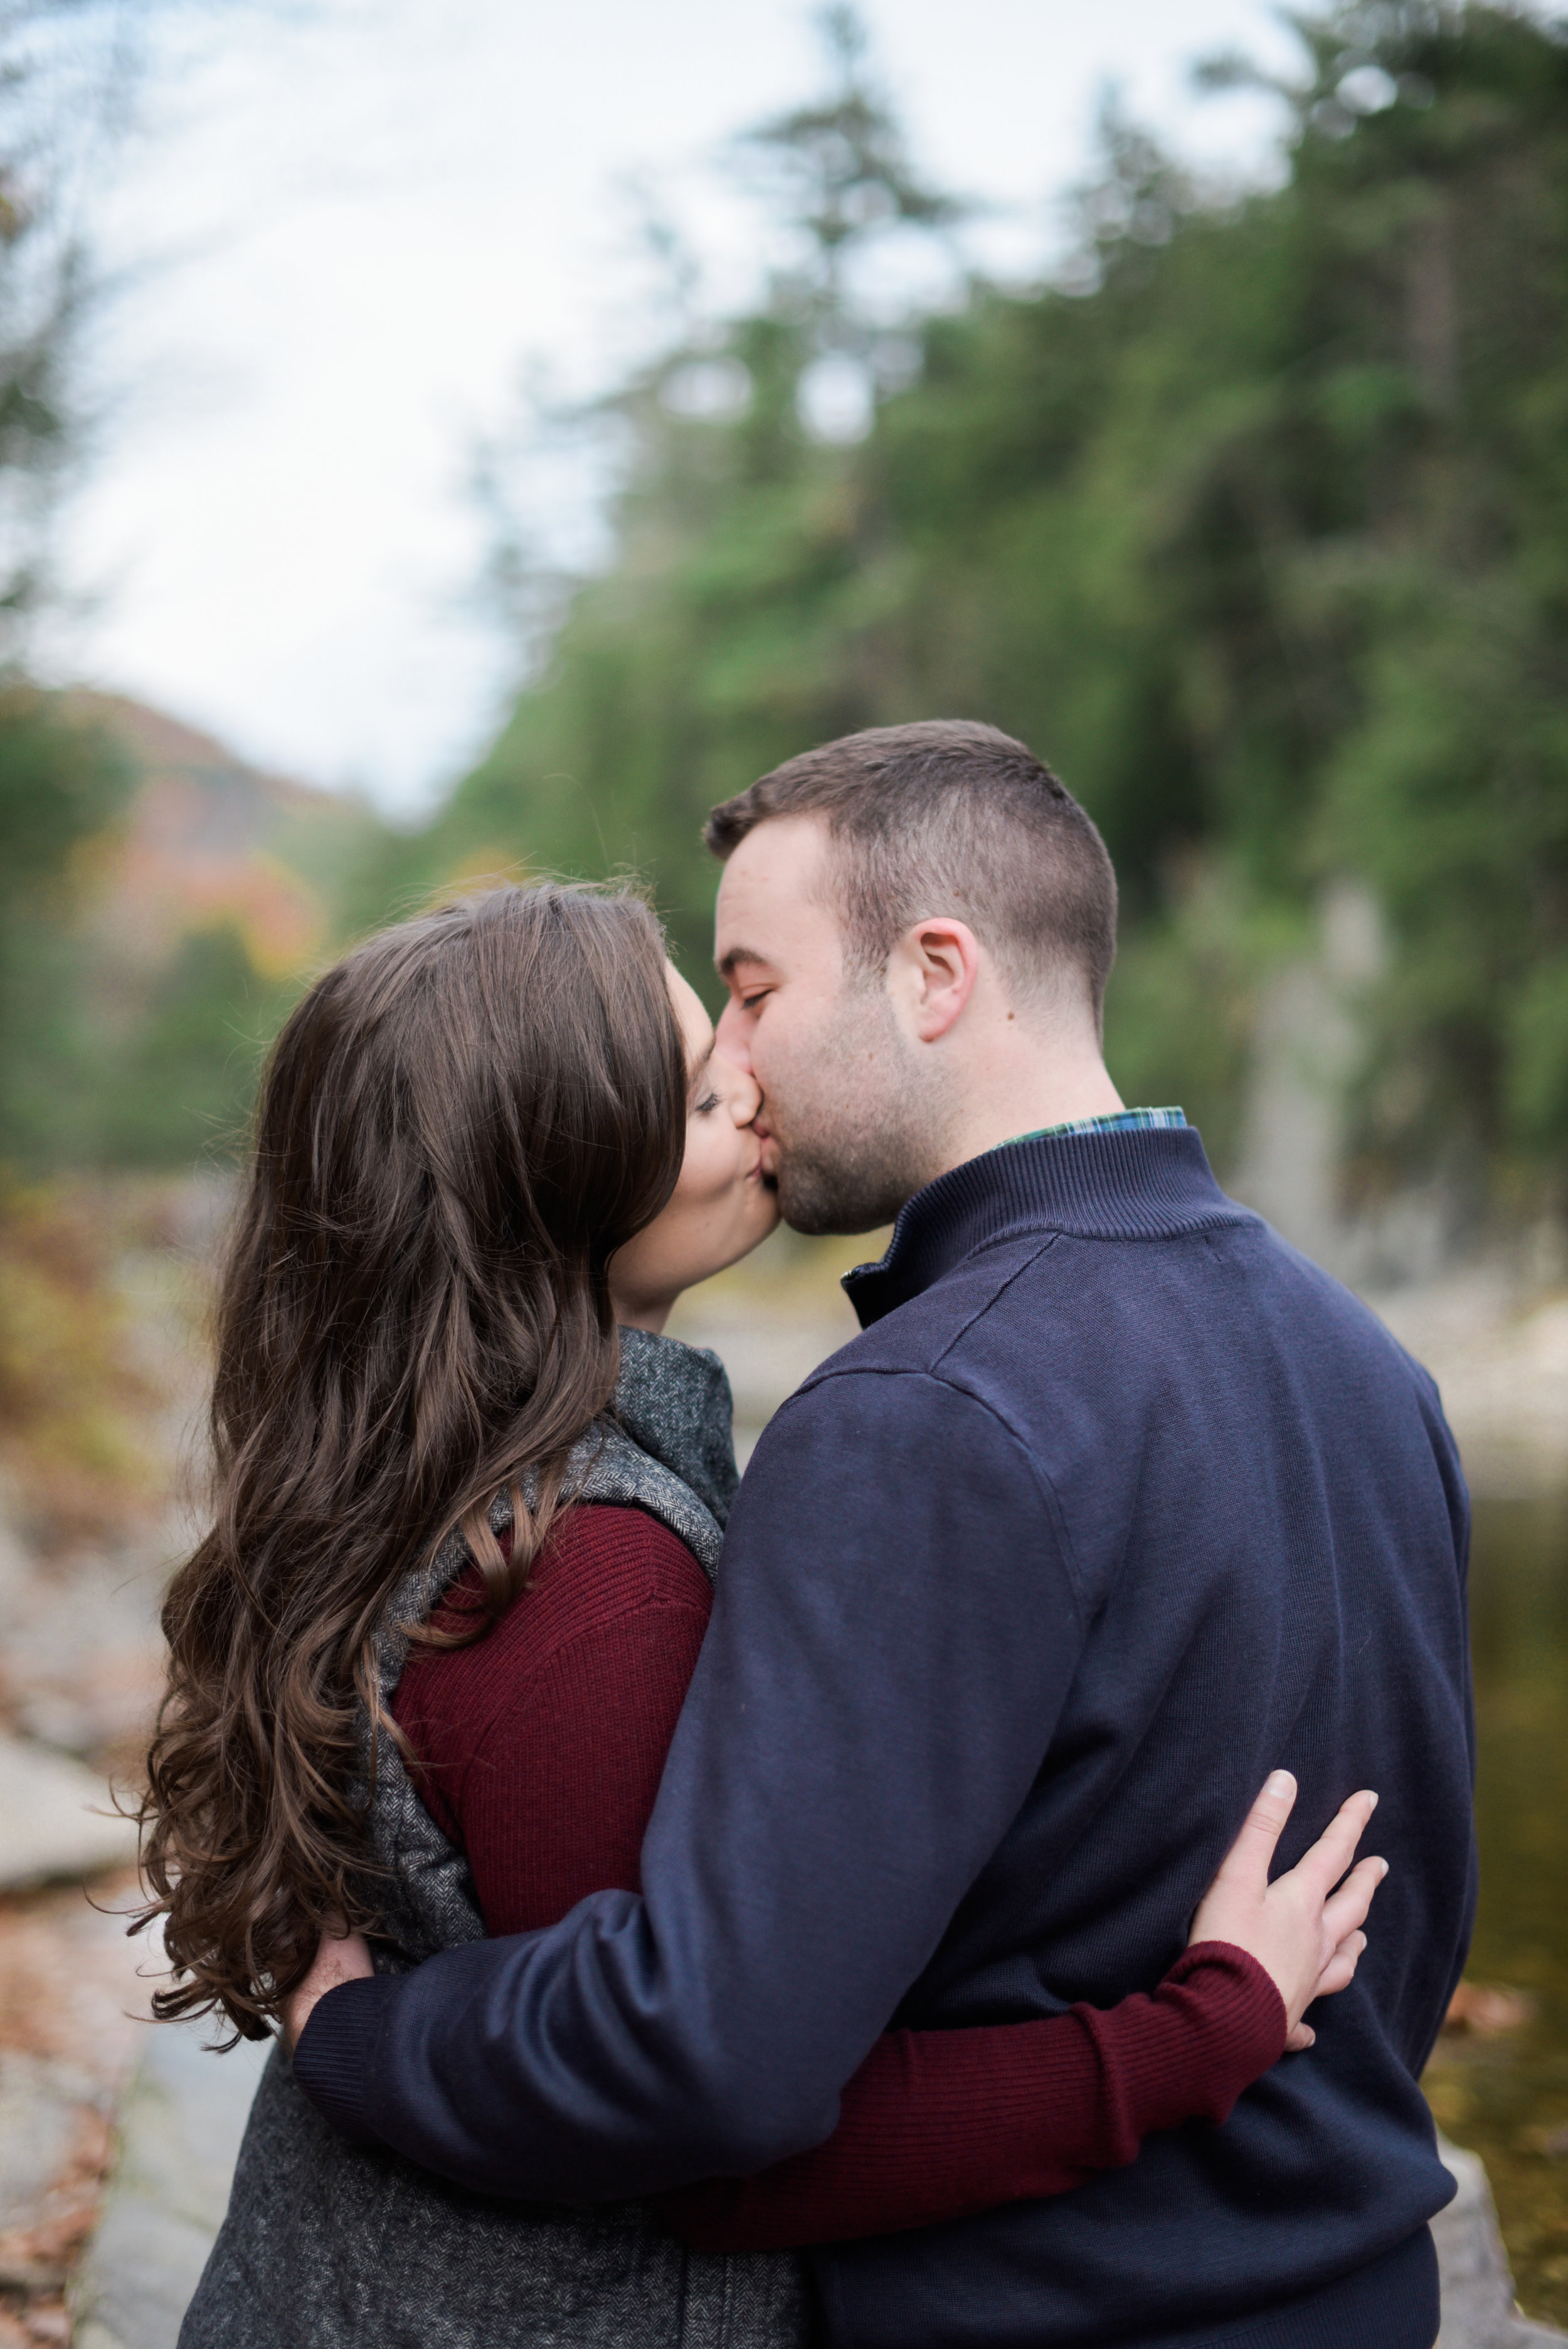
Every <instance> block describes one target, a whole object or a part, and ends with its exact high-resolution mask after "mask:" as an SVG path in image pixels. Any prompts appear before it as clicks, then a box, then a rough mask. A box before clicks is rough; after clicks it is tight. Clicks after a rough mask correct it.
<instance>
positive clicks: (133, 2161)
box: [70, 2024, 271, 2349]
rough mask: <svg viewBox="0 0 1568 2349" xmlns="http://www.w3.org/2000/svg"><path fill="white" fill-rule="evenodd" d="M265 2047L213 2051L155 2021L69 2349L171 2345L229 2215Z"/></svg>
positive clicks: (77, 2285) (183, 2030)
mask: <svg viewBox="0 0 1568 2349" xmlns="http://www.w3.org/2000/svg"><path fill="white" fill-rule="evenodd" d="M270 2052H271V2049H270V2044H269V2045H266V2046H253V2045H251V2044H248V2043H242V2044H241V2045H240V2046H238V2047H236V2048H235V2049H234V2050H233V2051H232V2054H227V2055H214V2054H210V2053H209V2052H208V2051H207V2049H205V2048H204V2047H203V2046H202V2045H201V2031H200V2029H199V2028H196V2027H194V2026H179V2025H173V2024H170V2025H160V2026H159V2027H158V2028H156V2029H155V2030H154V2031H153V2033H152V2034H151V2036H150V2039H149V2041H148V2045H147V2051H146V2054H145V2055H144V2056H143V2058H142V2064H141V2070H140V2072H139V2075H138V2076H137V2080H136V2085H134V2087H133V2088H132V2089H131V2091H130V2094H129V2096H128V2097H127V2098H126V2101H125V2106H124V2108H123V2110H122V2112H121V2115H120V2130H119V2137H120V2152H119V2161H118V2163H117V2165H116V2168H115V2172H114V2177H113V2180H112V2182H111V2184H110V2187H109V2190H108V2196H107V2198H106V2199H105V2202H104V2208H103V2215H102V2217H101V2218H100V2220H99V2221H98V2231H97V2233H96V2234H95V2235H94V2237H93V2240H92V2242H91V2244H90V2245H89V2247H88V2253H87V2257H86V2259H85V2260H84V2261H83V2262H82V2265H81V2268H80V2270H79V2271H78V2272H77V2277H76V2280H75V2282H74V2284H73V2286H72V2290H71V2295H70V2297H71V2302H72V2306H73V2309H74V2310H75V2313H76V2318H77V2326H76V2333H75V2340H76V2344H77V2349H175V2343H176V2341H177V2339H178V2337H179V2333H180V2321H181V2317H182V2316H183V2315H184V2313H185V2308H186V2303H187V2302H189V2300H190V2298H191V2293H192V2292H194V2291H195V2289H196V2285H197V2282H199V2280H200V2278H201V2270H202V2268H203V2267H204V2266H205V2265H206V2262H207V2254H208V2252H209V2251H210V2250H211V2246H212V2238H213V2237H214V2235H216V2233H217V2231H218V2229H219V2227H220V2226H221V2225H222V2219H223V2213H224V2211H225V2209H227V2208H228V2202H229V2183H230V2180H231V2178H232V2176H233V2171H234V2163H235V2160H236V2158H237V2157H238V2154H239V2150H240V2139H241V2137H242V2136H243V2135H244V2131H245V2122H246V2119H247V2117H248V2116H249V2114H250V2109H251V2099H252V2097H253V2095H254V2094H255V2088H256V2082H257V2080H258V2079H259V2077H260V2076H261V2069H262V2065H263V2064H264V2063H265V2061H266V2058H267V2056H268V2054H269V2053H270Z"/></svg>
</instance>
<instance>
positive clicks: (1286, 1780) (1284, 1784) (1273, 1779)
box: [1264, 1770, 1295, 1795]
mask: <svg viewBox="0 0 1568 2349" xmlns="http://www.w3.org/2000/svg"><path fill="white" fill-rule="evenodd" d="M1294 1784H1295V1781H1294V1779H1293V1778H1292V1777H1291V1775H1290V1772H1289V1771H1288V1770H1271V1771H1270V1772H1269V1775H1268V1784H1267V1785H1265V1786H1264V1794H1265V1795H1288V1794H1289V1792H1290V1790H1291V1787H1292V1786H1293V1785H1294Z"/></svg>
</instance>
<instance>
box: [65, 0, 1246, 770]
mask: <svg viewBox="0 0 1568 2349" xmlns="http://www.w3.org/2000/svg"><path fill="white" fill-rule="evenodd" d="M863 14H864V16H865V18H866V20H867V22H868V23H869V25H870V26H871V29H872V35H873V38H874V44H875V56H876V61H877V67H878V69H879V72H880V74H881V77H882V80H883V81H884V83H885V85H886V86H887V88H889V90H890V91H891V93H892V97H893V98H894V99H895V101H896V103H897V104H898V105H899V107H900V108H901V109H902V110H903V115H904V117H905V119H906V121H907V124H908V127H909V130H910V134H911V139H912V144H913V150H914V152H915V155H916V157H917V159H918V160H920V161H921V163H922V164H923V167H924V169H925V171H927V173H928V174H929V175H930V176H931V177H933V178H934V179H935V180H936V181H939V182H940V183H942V184H944V185H945V186H948V187H951V188H954V189H955V190H958V191H964V192H965V193H967V194H970V195H973V196H976V197H980V198H982V199H985V200H986V201H987V202H988V203H989V205H990V206H991V207H992V208H993V209H992V212H991V213H990V216H989V217H988V218H986V219H985V220H984V221H982V222H978V223H977V224H976V225H975V228H974V229H973V230H972V231H971V232H970V236H971V241H972V247H973V250H974V252H975V255H976V256H977V257H979V258H982V259H984V260H985V262H986V264H988V265H990V266H992V267H995V268H998V269H1005V270H1009V271H1015V272H1016V273H1018V274H1028V273H1029V272H1031V271H1037V270H1038V269H1039V268H1040V267H1041V266H1042V265H1043V264H1044V263H1045V261H1046V259H1047V256H1048V254H1049V253H1050V251H1051V249H1052V246H1053V243H1057V241H1058V240H1059V235H1060V230H1059V227H1058V225H1057V204H1058V202H1059V198H1060V195H1061V192H1062V191H1063V190H1064V189H1065V188H1067V187H1068V186H1069V185H1070V184H1071V183H1072V181H1074V180H1075V179H1076V178H1077V177H1078V175H1080V174H1081V172H1082V171H1083V170H1084V168H1085V166H1086V163H1087V160H1088V155H1089V152H1090V148H1091V142H1092V131H1093V123H1094V118H1095V113H1096V109H1097V104H1098V99H1099V92H1100V90H1101V88H1103V86H1104V84H1105V83H1106V82H1107V81H1108V80H1111V79H1114V80H1117V81H1119V82H1120V83H1121V85H1122V87H1123V89H1124V92H1125V95H1126V98H1127V100H1128V102H1129V103H1130V107H1131V109H1132V110H1133V111H1134V113H1135V114H1137V115H1139V116H1140V117H1141V118H1142V119H1145V120H1146V121H1148V122H1150V124H1151V125H1153V126H1154V127H1155V128H1156V129H1159V130H1160V131H1161V132H1162V134H1163V135H1164V136H1165V137H1166V139H1167V140H1169V141H1170V142H1171V144H1172V145H1173V146H1174V147H1175V148H1176V149H1177V150H1179V151H1180V152H1181V153H1183V154H1185V155H1187V156H1189V157H1191V158H1194V159H1197V160H1202V161H1204V162H1206V163H1208V164H1210V165H1212V166H1214V167H1217V168H1223V169H1225V170H1228V171H1235V172H1241V173H1250V172H1255V171H1260V170H1262V169H1264V164H1265V158H1266V155H1267V153H1268V150H1269V144H1270V139H1271V135H1272V132H1273V130H1274V121H1273V118H1272V116H1271V112H1270V109H1269V106H1268V104H1267V103H1266V102H1265V101H1264V100H1262V99H1260V98H1255V97H1246V96H1242V97H1228V98H1222V99H1217V100H1216V99H1212V98H1208V99H1201V98H1194V96H1193V95H1192V94H1191V89H1190V87H1189V84H1188V79H1187V69H1188V67H1189V65H1190V63H1191V59H1192V58H1193V57H1198V56H1202V55H1204V54H1206V53H1209V52H1211V51H1212V50H1214V49H1217V48H1220V47H1236V46H1241V47H1246V48H1248V49H1249V50H1251V51H1252V52H1253V54H1254V55H1257V56H1260V57H1264V58H1266V59H1269V60H1271V61H1273V62H1275V63H1278V62H1282V61H1284V59H1286V58H1288V57H1289V56H1290V54H1291V52H1290V50H1289V48H1288V47H1287V45H1286V43H1285V39H1284V35H1283V34H1282V33H1281V32H1280V30H1279V27H1278V26H1277V23H1276V21H1275V20H1274V17H1273V16H1272V14H1271V13H1270V12H1269V11H1268V10H1267V9H1265V8H1264V7H1263V6H1261V5H1254V4H1253V0H1181V5H1170V0H1099V5H1096V6H1087V5H1084V0H868V5H866V6H865V7H864V10H863ZM159 37H160V44H161V46H160V49H159V51H158V52H157V53H156V54H155V56H154V57H153V60H152V65H151V70H150V74H149V76H148V78H147V80H146V83H145V86H144V88H143V91H142V95H141V98H140V105H139V112H140V120H139V126H138V127H137V129H135V131H134V132H133V134H132V135H131V136H130V137H129V140H127V141H125V142H124V143H123V144H122V145H121V147H120V148H119V151H118V154H117V157H116V159H115V161H114V164H113V167H112V169H111V170H109V171H106V172H105V173H104V174H103V175H101V177H100V181H99V192H98V195H97V197H96V198H95V200H94V205H93V220H92V227H93V232H94V235H95V239H96V241H97V243H98V247H99V249H100V254H101V255H102V257H103V258H104V259H105V260H106V261H107V262H108V264H110V265H111V266H112V267H113V268H114V269H116V270H118V271H120V272H122V273H125V275H124V281H123V285H122V290H121V292H120V294H119V296H118V298H117V300H116V302H115V304H114V305H113V306H112V307H111V309H110V311H109V312H108V316H107V318H106V320H105V323H104V326H102V328H100V331H99V334H98V340H97V343H96V345H95V350H94V363H95V390H96V391H97V393H98V397H99V399H100V401H101V405H102V408H103V412H104V418H105V421H104V424H103V427H102V433H101V445H100V448H99V450H98V458H97V460H96V462H95V464H94V466H93V468H92V470H91V471H90V473H89V474H88V477H87V479H86V481H85V482H84V485H83V488H82V490H81V492H79V494H78V496H77V499H76V502H75V504H74V507H73V509H72V512H71V514H70V517H69V521H68V527H67V534H66V540H65V553H66V562H67V571H68V574H69V575H70V577H71V580H72V582H73V584H74V585H76V587H77V589H78V590H79V591H82V592H83V593H84V594H88V593H90V595H92V597H93V599H94V600H93V604H92V607H91V608H90V610H88V611H87V612H86V613H85V614H84V615H83V616H79V617H77V619H76V620H74V621H73V622H72V623H71V625H70V626H69V627H68V628H67V629H66V630H65V631H64V632H62V633H60V634H59V635H58V636H57V641H56V642H55V644H54V645H53V647H51V658H52V660H53V662H54V664H55V666H56V667H57V670H59V671H61V672H63V671H65V670H69V671H71V672H73V673H74V674H76V675H77V676H82V677H86V678H89V679H90V680H91V681H93V682H96V683H99V684H102V685H106V686H109V687H113V688H118V689H120V690H125V691H129V692H131V693H135V694H138V695H139V696H141V697H143V698H146V699H148V700H150V701H154V702H157V703H159V704H160V705H161V706H163V707H164V708H167V709H170V710H171V711H172V712H174V713H175V714H176V715H180V716H183V717H186V718H188V719H192V720H194V721H195V722H197V723H200V724H202V725H205V726H208V727H210V728H211V729H212V730H215V731H217V732H218V733H220V734H222V736H223V737H224V738H225V739H226V740H228V741H229V742H230V743H232V745H233V747H234V748H236V749H237V750H240V751H242V753H244V754H245V755H247V756H249V757H250V758H252V759H253V760H255V761H259V762H261V763H263V764H266V765H270V766H273V767H275V768H279V769H282V770H284V771H288V772H291V773H294V774H297V775H299V776H300V777H302V778H303V779H304V780H306V781H316V782H323V783H344V782H350V783H356V784H359V785H362V786H364V787H365V788H366V789H368V790H369V791H370V792H373V793H374V794H375V796H376V797H377V800H379V801H380V802H381V803H382V804H383V805H385V806H387V807H388V808H401V809H407V810H413V809H415V808H417V807H418V806H419V805H421V804H424V803H426V802H428V800H429V798H430V797H431V796H432V794H433V793H434V792H437V791H438V789H439V788H440V786H441V785H442V784H443V783H445V782H447V781H449V780H451V779H452V777H453V776H454V775H456V774H457V773H459V772H460V771H461V770H462V768H463V766H464V764H465V763H466V762H467V761H469V759H470V758H471V757H472V755H473V754H474V753H475V751H476V750H478V749H479V748H480V747H481V746H482V743H483V741H484V740H485V738H486V735H487V732H488V731H489V730H490V728H491V726H492V725H493V723H494V721H495V719H496V715H497V712H498V710H499V709H500V704H501V700H502V697H503V695H504V692H505V689H506V686H507V683H508V681H509V680H508V675H507V656H506V649H505V647H504V646H503V644H502V643H501V641H500V636H499V634H498V632H497V631H496V630H495V629H494V627H493V626H491V625H490V623H488V622H487V621H485V620H484V619H483V618H482V616H480V614H479V613H478V611H477V610H476V609H475V608H473V606H472V605H471V603H469V602H467V601H466V600H465V598H466V593H467V591H468V589H469V586H470V585H471V583H472V582H473V580H474V579H475V577H476V575H477V574H478V572H479V570H480V565H481V563H482V560H483V554H484V547H485V533H484V527H483V524H482V522H481V520H480V516H479V514H478V513H477V512H476V510H475V508H474V506H473V504H472V502H471V501H470V500H469V498H468V497H467V496H466V494H465V481H466V478H467V475H468V471H469V450H470V449H471V447H472V445H473V443H474V440H475V438H476V436H477V435H479V434H480V433H483V432H485V431H493V430H495V429H498V428H499V427H500V425H501V424H502V422H503V421H504V419H506V418H507V417H508V415H509V414H510V413H511V408H512V402H513V398H514V391H515V387H516V385H517V383H518V381H519V380H520V378H521V376H522V375H523V374H524V373H525V372H526V371H527V370H528V369H529V368H531V367H534V368H537V367H540V366H541V365H543V366H545V367H548V368H549V369H550V370H551V371H552V375H553V376H554V378H556V380H557V381H559V382H560V383H562V385H564V386H566V387H568V388H572V389H574V390H586V389H590V388H593V387H594V386H596V385H600V384H603V383H607V382H609V381H611V380H613V379H614V373H615V370H616V368H617V367H620V366H623V365H624V363H625V362H626V361H627V359H628V358H630V357H634V356H636V355H637V354H638V353H639V352H642V351H645V350H647V349H650V348H652V347H655V345H656V343H657V341H658V339H659V336H660V335H661V332H665V331H667V327H668V321H667V318H661V316H660V315H659V313H658V310H657V307H656V305H655V302H654V300H653V298H652V280H651V278H650V275H649V272H648V269H647V265H646V264H645V261H644V260H643V259H641V258H640V257H639V254H638V251H637V240H636V237H635V234H634V212H635V207H634V203H633V202H631V200H630V199H629V197H628V194H627V182H628V181H629V180H631V179H638V180H640V181H642V182H644V183H645V184H647V185H650V186H652V187H653V188H655V190H656V191H658V192H659V197H660V201H661V202H663V203H665V205H666V207H667V208H668V210H669V211H670V212H671V213H672V214H673V216H674V217H675V218H676V220H677V221H678V222H680V223H681V224H682V226H683V228H684V229H685V232H686V235H687V236H688V238H689V239H690V241H691V242H692V243H694V244H695V245H696V247H697V248H698V249H699V250H700V251H702V252H703V253H705V254H708V255H709V256H711V259H712V263H713V280H712V294H713V297H714V298H715V299H716V300H722V299H724V298H726V297H733V296H734V295H737V294H738V293H740V292H743V291H744V290H745V287H746V285H747V284H748V280H749V279H752V278H754V275H755V272H756V270H757V268H758V245H757V236H756V227H755V222H754V220H753V219H752V217H751V216H749V215H748V213H747V212H745V210H744V208H743V206H742V205H741V203H740V202H739V200H738V197H737V196H736V195H735V194H734V193H733V191H731V190H730V188H729V185H728V183H727V181H726V179H725V176H724V173H723V171H722V170H721V168H720V159H721V156H722V151H723V149H724V146H725V143H726V141H727V139H728V138H729V137H730V136H731V134H733V133H734V132H736V131H737V130H738V129H743V128H745V127H746V126H747V125H748V124H749V123H751V122H753V121H755V120H757V119H758V118H759V117H762V116H764V115H767V114H769V113H770V112H773V111H776V110H778V109H781V108H783V107H785V106H787V105H789V104H790V103H792V102H795V101H797V100H799V99H800V98H805V97H807V96H810V95H812V94H814V93H815V92H816V91H818V90H819V89H820V88H821V86H822V81H823V69H822V66H821V62H820V43H819V42H818V40H817V38H816V36H815V35H814V33H813V30H812V24H811V14H810V8H809V7H807V6H802V5H798V0H748V5H747V6H745V7H737V6H736V5H735V0H665V5H663V6H656V7H655V6H650V5H648V4H647V0H587V5H577V6H575V7H568V6H564V5H562V0H551V5H548V6H546V5H543V0H312V5H309V6H308V8H307V9H302V8H300V7H299V6H297V5H295V6H293V7H290V6H287V5H285V7H284V9H283V10H282V11H280V12H272V11H269V10H266V9H264V8H262V7H257V8H256V9H255V10H254V11H249V10H246V9H244V8H242V7H234V8H225V9H224V10H223V11H222V12H219V13H209V14H204V15H203V14H197V15H191V16H176V17H174V18H173V19H171V20H170V23H169V26H168V27H167V29H166V30H165V31H164V32H162V33H161V34H160V36H159ZM533 494H534V495H536V496H537V498H538V500H539V502H540V507H541V515H542V520H543V522H544V523H546V525H547V526H548V528H549V529H550V530H551V531H553V532H555V533H561V532H562V531H567V532H570V529H571V526H572V523H573V517H574V515H575V514H576V513H577V512H578V510H579V509H580V506H581V502H582V499H583V486H582V482H581V478H580V476H578V475H575V474H572V473H565V474H563V475H562V478H561V480H560V481H552V479H551V478H550V476H549V473H548V471H547V470H546V471H543V472H542V473H540V474H539V475H538V476H537V478H536V479H535V480H534V482H533Z"/></svg>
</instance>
